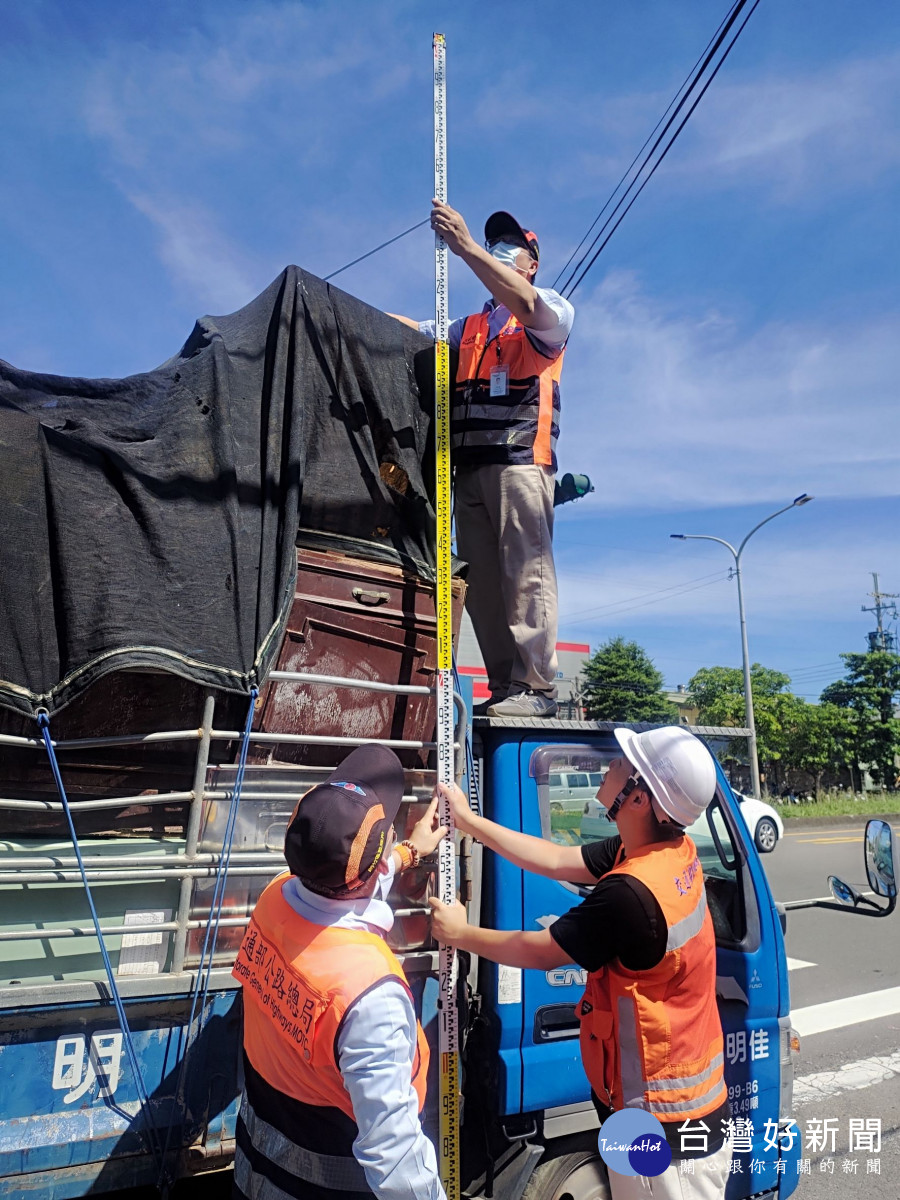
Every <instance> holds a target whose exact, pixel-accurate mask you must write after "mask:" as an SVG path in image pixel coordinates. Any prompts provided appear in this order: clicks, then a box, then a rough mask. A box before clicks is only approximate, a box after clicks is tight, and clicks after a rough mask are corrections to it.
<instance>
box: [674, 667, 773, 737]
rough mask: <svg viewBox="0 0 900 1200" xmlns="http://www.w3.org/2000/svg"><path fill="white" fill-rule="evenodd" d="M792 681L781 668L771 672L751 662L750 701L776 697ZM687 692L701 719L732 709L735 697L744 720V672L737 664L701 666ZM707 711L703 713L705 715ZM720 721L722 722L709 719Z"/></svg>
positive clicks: (742, 720) (704, 719)
mask: <svg viewBox="0 0 900 1200" xmlns="http://www.w3.org/2000/svg"><path fill="white" fill-rule="evenodd" d="M790 682H791V677H790V675H785V674H784V672H782V671H773V670H772V669H771V668H770V667H763V666H761V665H760V663H754V664H753V665H752V667H751V668H750V686H751V687H752V688H753V703H754V704H756V702H757V700H760V699H762V697H764V696H776V695H778V693H779V692H783V691H784V690H785V688H787V687H788V685H789V684H790ZM688 691H689V692H690V693H691V696H692V697H693V699H694V703H695V704H696V705H697V707H698V708H699V709H700V720H701V721H702V722H704V723H706V721H707V715H710V714H712V713H713V712H714V711H717V708H718V706H719V705H722V708H721V711H730V710H731V709H732V708H734V700H735V698H737V699H738V700H739V701H740V723H741V724H743V722H744V672H743V671H742V670H741V669H740V667H701V668H700V670H699V671H698V672H697V673H696V675H694V676H693V677H692V679H691V681H690V682H689V683H688ZM705 714H706V715H705ZM709 723H710V724H722V722H718V721H716V722H712V721H710V722H709Z"/></svg>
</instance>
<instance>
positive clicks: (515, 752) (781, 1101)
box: [465, 719, 801, 1200]
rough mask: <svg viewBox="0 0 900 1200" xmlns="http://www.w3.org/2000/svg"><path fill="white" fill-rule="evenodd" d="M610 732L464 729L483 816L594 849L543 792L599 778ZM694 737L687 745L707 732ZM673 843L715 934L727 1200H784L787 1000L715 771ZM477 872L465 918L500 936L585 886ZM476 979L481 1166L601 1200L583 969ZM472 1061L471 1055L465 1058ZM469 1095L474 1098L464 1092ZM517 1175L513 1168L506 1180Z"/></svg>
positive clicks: (533, 925)
mask: <svg viewBox="0 0 900 1200" xmlns="http://www.w3.org/2000/svg"><path fill="white" fill-rule="evenodd" d="M613 728H614V725H613V724H612V723H608V722H584V721H565V720H545V721H542V722H540V723H528V722H526V721H523V720H516V719H493V720H478V721H476V722H475V736H474V755H475V760H476V763H477V768H476V774H478V775H479V776H480V779H481V788H480V803H481V806H482V811H483V813H484V815H485V816H487V817H489V818H490V819H491V820H494V821H497V822H499V823H500V824H503V825H506V826H508V827H510V828H513V829H517V830H520V831H521V832H523V833H527V834H531V835H533V836H535V837H541V838H547V839H549V840H551V841H555V842H559V843H563V844H566V845H579V844H581V843H582V842H584V841H587V840H590V839H592V838H594V837H596V836H597V834H598V833H599V832H600V831H599V830H597V831H595V830H593V829H591V830H590V832H589V833H587V831H585V833H587V836H585V833H583V832H582V828H581V826H582V816H583V805H581V806H575V808H574V809H567V808H566V807H563V806H561V805H560V804H559V803H558V802H557V797H558V790H557V789H558V784H557V780H558V778H559V777H560V776H563V775H572V774H580V775H587V776H589V777H591V776H592V777H593V778H596V779H598V780H599V778H600V777H601V776H602V774H604V773H605V771H606V768H607V766H608V764H609V762H610V761H611V760H612V759H613V758H615V757H618V755H619V754H620V751H619V749H618V746H617V743H616V742H615V739H614V737H613V733H612V731H613ZM634 728H637V729H641V728H647V726H635V727H634ZM694 732H696V733H697V734H698V735H700V736H701V737H703V736H707V737H710V736H714V735H716V734H718V733H720V731H719V730H713V729H696V730H694ZM731 732H733V731H731ZM607 830H608V833H607V835H608V836H611V835H613V834H614V833H615V828H614V826H613V825H612V824H608V826H607ZM688 832H689V834H690V836H691V837H692V839H693V840H694V842H695V843H696V846H697V850H698V853H699V857H700V861H701V864H702V868H703V874H704V878H705V882H706V891H707V899H708V903H709V908H710V912H711V914H712V917H713V924H714V927H715V932H716V944H717V995H718V1002H719V1010H720V1014H721V1018H722V1027H723V1032H724V1035H725V1073H726V1081H727V1084H728V1095H729V1100H730V1104H731V1111H732V1117H733V1119H734V1120H735V1121H736V1122H737V1121H740V1122H741V1126H740V1128H741V1130H742V1132H743V1135H744V1136H743V1137H742V1139H741V1140H740V1141H739V1142H738V1143H737V1145H736V1146H735V1159H736V1161H737V1163H738V1164H739V1166H740V1171H737V1170H736V1171H735V1174H734V1175H733V1176H732V1178H731V1181H730V1183H729V1189H728V1197H729V1200H737V1198H738V1197H747V1196H751V1195H752V1196H772V1197H774V1196H779V1197H784V1196H788V1195H790V1193H791V1192H792V1191H793V1190H794V1188H795V1187H796V1186H797V1181H798V1178H799V1176H798V1172H797V1167H796V1160H797V1159H799V1157H800V1151H801V1147H800V1138H799V1135H798V1133H797V1132H796V1130H793V1127H792V1122H791V1120H790V1105H791V1089H792V1080H793V1068H792V1054H791V1028H790V993H789V987H788V974H787V961H786V955H785V949H784V939H783V932H782V924H781V919H780V916H779V912H778V910H777V909H776V905H775V902H774V900H773V897H772V894H771V891H770V889H769V885H768V882H767V880H766V876H765V872H764V871H763V868H762V865H761V862H760V859H759V855H758V853H757V851H756V848H755V846H754V844H753V838H752V836H751V835H750V833H749V831H748V829H747V826H746V824H745V822H744V821H743V819H742V817H741V815H740V809H739V806H738V804H737V802H736V801H735V799H734V796H733V795H732V793H731V790H730V788H729V786H728V783H727V781H726V779H725V777H724V775H722V773H721V770H720V769H718V768H717V786H716V795H715V798H714V800H713V802H712V804H711V805H710V806H709V808H708V810H707V812H706V813H705V814H704V816H703V817H702V818H701V819H700V820H699V821H697V822H696V823H695V824H694V825H693V826H692V827H691V828H690V830H689V831H688ZM480 871H481V879H482V883H481V889H480V890H481V897H480V899H481V911H480V916H481V920H482V921H483V923H485V924H488V925H493V926H495V927H497V928H501V929H524V930H528V929H534V930H536V929H539V928H542V927H545V926H547V925H548V924H550V923H551V922H552V920H553V919H554V918H555V917H557V916H559V915H561V914H562V913H564V912H565V911H566V910H567V909H569V908H571V907H573V906H575V905H577V904H578V903H579V902H580V900H581V899H582V897H583V896H584V895H586V894H587V892H588V890H589V889H587V888H582V887H579V886H577V885H575V884H569V883H563V882H558V881H556V880H550V879H545V878H542V877H539V876H536V875H531V874H527V873H524V872H522V871H521V870H519V869H518V868H517V867H515V866H513V865H512V864H511V863H508V862H506V861H505V860H504V859H502V858H501V857H500V856H498V855H494V854H491V853H487V852H486V853H485V854H484V858H483V861H482V862H481V865H480ZM476 977H477V1003H478V1012H479V1023H480V1027H479V1034H478V1037H479V1039H483V1040H485V1041H486V1048H487V1051H488V1059H489V1061H491V1062H492V1063H493V1064H494V1066H493V1070H492V1072H491V1088H492V1091H491V1098H490V1104H491V1105H492V1106H493V1107H494V1110H495V1115H494V1118H493V1120H494V1125H493V1126H492V1125H491V1118H490V1117H488V1118H486V1120H487V1126H488V1128H487V1131H486V1133H487V1138H488V1144H490V1145H492V1146H493V1147H494V1153H495V1154H496V1151H497V1147H498V1146H501V1145H502V1142H503V1140H504V1139H506V1141H507V1146H506V1148H505V1151H504V1153H505V1154H506V1156H507V1157H508V1158H509V1161H510V1166H509V1167H507V1168H505V1170H506V1173H509V1172H510V1171H512V1170H514V1168H513V1166H512V1164H514V1163H515V1162H516V1160H517V1159H519V1160H521V1159H523V1158H525V1157H527V1156H528V1155H529V1154H534V1153H535V1148H536V1147H540V1151H539V1154H540V1157H539V1159H538V1160H537V1161H538V1165H537V1166H536V1168H535V1170H534V1172H533V1174H532V1175H531V1178H530V1183H529V1185H528V1189H529V1190H527V1195H528V1196H531V1195H535V1196H541V1197H542V1198H544V1200H553V1197H554V1196H556V1195H560V1196H562V1195H568V1196H571V1197H572V1200H589V1198H590V1200H601V1198H602V1197H605V1196H608V1194H609V1193H608V1191H607V1190H606V1189H607V1186H608V1185H607V1184H606V1183H605V1182H604V1178H603V1169H602V1167H600V1166H599V1160H598V1155H597V1129H598V1125H599V1122H598V1119H597V1115H596V1112H595V1110H594V1107H593V1105H592V1103H591V1101H590V1088H589V1085H588V1083H587V1079H586V1077H585V1075H584V1071H583V1069H582V1065H581V1055H580V1051H579V1042H578V1021H577V1018H576V1016H575V1006H576V1004H577V1003H578V1001H579V999H580V997H581V994H582V991H583V989H584V984H585V975H584V972H583V971H581V970H580V969H579V968H578V967H575V966H566V967H560V968H556V969H554V970H550V971H547V972H542V971H535V970H526V971H522V970H519V969H517V968H512V967H505V966H497V965H495V964H493V963H488V962H482V963H480V964H479V965H478V967H477V975H476ZM482 1054H483V1050H482V1048H481V1047H480V1046H479V1059H478V1061H481V1056H482ZM469 1058H470V1059H471V1055H470V1056H469ZM472 1090H473V1091H480V1085H479V1083H476V1086H475V1088H473V1089H472ZM466 1103H467V1105H468V1104H469V1098H468V1094H467V1101H466ZM471 1107H473V1108H475V1109H476V1110H478V1111H477V1115H476V1114H472V1113H471V1112H469V1111H467V1112H466V1116H465V1120H466V1122H467V1123H468V1121H469V1120H470V1118H472V1119H479V1118H481V1119H485V1117H484V1110H485V1107H486V1102H485V1099H484V1097H483V1096H478V1097H477V1098H476V1100H475V1103H474V1105H472V1106H471ZM502 1161H503V1160H502V1158H498V1159H497V1160H496V1161H495V1163H494V1164H493V1165H486V1170H485V1172H484V1174H483V1176H481V1177H479V1178H477V1179H475V1180H474V1183H475V1186H476V1189H477V1188H478V1187H482V1188H485V1187H488V1186H490V1185H491V1184H493V1186H494V1187H496V1186H497V1180H496V1176H497V1174H498V1167H497V1163H498V1162H501V1163H502ZM524 1169H525V1164H524V1163H523V1162H521V1161H520V1162H519V1165H518V1171H519V1173H521V1172H522V1171H523V1170H524ZM502 1170H503V1168H502V1167H501V1171H502ZM492 1174H493V1175H494V1179H493V1180H492V1179H491V1175H492ZM473 1194H479V1193H478V1192H477V1190H476V1191H475V1192H474V1193H473ZM484 1194H485V1195H487V1194H490V1193H489V1191H485V1192H484ZM495 1194H498V1195H499V1194H501V1192H500V1191H497V1192H496V1193H495ZM510 1194H512V1193H510Z"/></svg>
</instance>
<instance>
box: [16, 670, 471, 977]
mask: <svg viewBox="0 0 900 1200" xmlns="http://www.w3.org/2000/svg"><path fill="white" fill-rule="evenodd" d="M269 679H270V680H271V681H273V682H275V683H294V684H305V685H311V686H335V687H347V688H353V689H356V690H365V691H371V692H378V693H388V694H392V695H398V696H431V695H434V689H432V688H428V687H424V686H416V685H411V684H390V683H379V682H373V681H369V680H363V679H352V678H345V677H342V676H334V675H318V674H311V673H310V674H307V673H304V672H296V671H272V672H271V673H270V675H269ZM454 702H455V705H456V718H457V719H456V734H455V741H454V750H455V763H456V773H457V776H461V775H462V773H463V771H464V767H465V734H466V721H467V714H466V708H465V702H464V701H463V699H462V697H461V696H459V695H454ZM215 705H216V699H215V693H214V692H212V691H208V692H206V693H205V695H204V701H203V713H202V718H201V722H200V725H199V726H197V727H195V728H193V729H173V730H160V731H155V732H153V733H146V734H131V735H129V734H125V735H121V734H119V735H114V736H109V737H89V738H68V739H60V740H58V741H56V740H54V746H55V747H56V749H57V750H65V751H80V750H93V749H101V748H114V747H117V746H140V745H147V744H152V743H158V742H170V743H171V742H187V741H196V742H197V753H196V758H195V760H194V765H193V786H192V787H191V790H190V791H172V792H162V793H156V794H153V795H133V794H131V795H125V796H104V797H101V798H94V799H89V800H79V801H77V802H76V804H75V806H74V808H75V810H76V811H77V812H78V813H84V812H97V811H103V810H108V809H116V808H127V807H128V806H130V805H134V804H140V805H141V806H145V805H160V804H167V805H171V804H189V806H190V807H189V810H188V813H187V819H186V821H185V826H184V834H183V837H181V838H179V839H178V842H179V843H180V844H179V845H178V846H177V848H176V847H175V846H173V852H172V853H171V854H163V855H162V856H160V854H159V852H158V850H157V851H156V852H155V853H150V852H141V851H138V852H136V853H134V854H115V855H110V856H106V855H102V854H92V853H91V852H90V850H87V853H85V854H83V858H84V862H85V866H86V868H87V877H88V880H89V882H90V883H92V884H93V883H98V884H101V883H144V884H146V883H167V882H172V883H177V884H178V899H177V905H176V909H175V916H174V917H173V918H172V919H170V920H163V921H159V922H137V923H134V924H124V923H122V922H121V921H119V922H111V923H109V924H103V933H104V936H110V937H119V936H127V935H132V934H147V933H153V934H167V935H169V936H171V937H172V939H173V944H172V948H171V965H170V968H169V971H168V972H166V974H171V975H182V974H184V972H185V971H186V970H190V965H189V963H188V960H189V958H190V957H191V953H190V946H189V942H190V935H191V933H192V932H193V931H196V930H198V929H203V928H205V926H206V924H207V918H206V915H205V914H204V911H203V907H202V902H203V897H202V896H201V895H199V894H198V892H197V889H196V882H197V881H199V880H204V879H212V878H214V876H215V874H216V870H217V867H218V864H219V861H220V859H221V853H220V852H216V850H215V849H213V848H211V847H210V846H209V845H208V844H207V843H208V841H209V839H208V837H204V818H206V822H207V826H208V825H209V824H210V820H209V818H210V814H211V812H212V807H211V806H212V804H213V802H223V801H226V800H229V799H230V791H229V789H228V779H227V777H228V774H229V772H233V771H234V770H235V767H234V765H233V764H221V765H214V766H212V767H211V766H210V764H209V759H210V751H211V747H212V744H213V743H214V742H223V741H234V742H238V741H240V739H241V737H242V734H241V732H240V731H239V730H225V729H216V728H215V727H214V723H213V721H214V716H215ZM250 740H251V742H255V743H260V744H271V745H309V746H333V747H335V748H336V749H348V748H350V747H354V746H358V745H362V744H364V743H377V744H379V745H383V746H387V747H389V748H391V749H394V750H427V751H429V752H433V751H434V750H435V749H436V743H435V742H430V741H418V740H412V739H396V738H367V737H352V736H324V735H317V734H292V733H270V732H265V733H255V732H254V733H251V735H250ZM4 745H6V746H14V747H19V748H29V749H35V750H40V751H43V750H44V745H43V742H42V740H41V739H39V738H29V737H18V736H15V735H11V734H0V746H4ZM335 765H337V763H335ZM331 770H333V767H321V766H305V765H303V766H301V765H292V764H281V763H280V764H277V765H265V766H250V767H248V768H247V774H246V776H245V784H244V789H243V791H242V794H241V805H240V806H239V812H240V811H242V810H243V808H244V805H245V803H246V802H248V801H249V802H259V803H267V802H274V803H277V802H278V801H289V802H290V806H291V808H292V807H293V804H294V803H295V802H296V799H297V797H298V795H299V794H302V792H303V791H305V790H306V789H307V788H308V787H310V786H312V785H313V784H314V783H315V782H316V778H317V777H321V776H322V775H326V774H328V773H330V772H331ZM254 782H257V784H258V785H257V786H254ZM425 799H427V797H426V796H424V795H416V794H414V793H411V794H408V795H405V796H404V797H403V803H404V804H407V805H408V804H412V803H421V802H423V801H424V800H425ZM2 810H11V811H16V810H18V811H22V810H25V811H36V812H61V811H62V805H61V803H59V802H58V801H53V800H42V799H32V798H25V797H0V811H2ZM274 815H276V816H277V815H278V814H274ZM285 824H286V822H285ZM230 867H231V869H230V872H229V878H230V879H231V880H234V881H235V883H236V884H237V886H238V888H240V884H241V882H242V881H244V880H247V881H252V880H256V879H260V878H264V879H271V878H272V877H273V876H274V875H275V874H277V873H278V871H279V870H280V869H283V867H284V860H283V858H282V855H281V852H280V850H272V849H269V848H263V849H259V848H254V849H251V850H241V849H239V848H237V846H235V848H234V849H233V850H232V853H231V859H230ZM80 883H81V875H80V873H79V871H78V866H77V861H76V858H75V855H74V853H73V854H71V855H70V854H68V853H64V854H58V855H57V854H48V853H46V852H44V853H34V852H31V853H29V852H27V851H24V852H23V851H6V852H4V851H3V850H2V840H0V887H2V886H5V885H20V886H23V887H24V886H31V885H44V884H59V885H61V886H63V887H68V886H73V885H76V884H80ZM258 890H259V889H256V888H255V887H254V886H252V885H251V887H250V888H249V889H248V900H247V903H246V904H239V905H237V906H234V905H226V911H228V912H230V913H232V914H236V915H228V916H226V915H223V917H222V919H221V920H220V921H219V926H220V927H223V928H239V927H241V926H243V925H245V924H246V921H247V917H248V916H249V910H250V909H251V908H252V905H253V903H255V896H256V895H257V894H258ZM142 904H143V907H145V908H146V907H147V904H146V902H143V901H142ZM207 911H208V910H207ZM428 911H429V910H428V908H427V905H424V904H421V905H419V904H413V905H407V906H406V907H397V908H395V909H394V915H395V917H396V918H399V919H400V920H401V922H402V919H403V918H409V917H415V916H417V915H421V914H425V913H428ZM57 938H66V939H70V938H87V939H93V940H94V941H96V936H95V932H94V929H93V926H88V925H81V924H74V923H73V924H71V925H70V924H59V925H58V926H54V927H53V928H26V929H22V928H18V929H12V928H8V927H0V943H16V942H28V941H43V942H46V941H47V940H48V939H57ZM423 949H424V950H425V951H426V952H427V949H428V947H427V945H426V944H425V943H418V944H416V945H413V946H409V947H405V948H404V949H403V950H399V949H398V953H399V957H400V958H401V959H403V958H404V957H406V956H407V955H411V956H415V955H419V956H421V955H422V950H423ZM226 953H228V952H226ZM217 957H218V956H217ZM426 957H427V958H429V959H430V955H427V953H426ZM35 965H36V966H37V965H38V962H37V961H36V962H35ZM37 986H41V985H37ZM53 986H54V988H58V986H59V984H58V983H57V984H54V985H53Z"/></svg>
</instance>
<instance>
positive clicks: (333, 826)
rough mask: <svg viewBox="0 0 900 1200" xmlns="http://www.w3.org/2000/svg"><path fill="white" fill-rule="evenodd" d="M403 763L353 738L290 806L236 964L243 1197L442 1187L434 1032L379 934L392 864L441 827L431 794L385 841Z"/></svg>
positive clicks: (432, 840)
mask: <svg viewBox="0 0 900 1200" xmlns="http://www.w3.org/2000/svg"><path fill="white" fill-rule="evenodd" d="M402 796H403V768H402V767H401V765H400V760H399V759H398V758H397V756H396V754H394V752H393V751H392V750H389V749H387V748H386V747H384V746H378V745H366V746H361V747H359V749H357V750H354V751H353V752H352V753H351V754H350V755H348V757H347V758H345V759H344V761H343V762H342V763H341V765H340V766H339V767H338V768H337V769H336V770H335V771H333V772H332V773H331V775H330V776H329V777H328V778H327V779H326V780H325V782H324V783H322V784H319V785H317V786H316V787H314V788H312V789H311V790H310V791H308V792H307V793H306V795H305V796H303V797H302V799H301V800H300V802H299V803H298V805H297V807H296V809H295V810H294V813H293V816H292V817H291V821H290V824H289V826H288V831H287V836H286V838H285V846H284V856H285V859H286V860H287V864H288V867H289V869H290V874H284V875H279V876H278V878H277V879H275V880H273V882H272V883H270V884H269V886H268V887H267V888H266V890H265V891H264V892H263V894H262V895H261V896H260V898H259V901H258V903H257V905H256V908H255V909H254V911H253V915H252V916H251V918H250V923H249V925H248V927H247V932H246V934H245V936H244V940H243V942H242V943H241V948H240V951H239V952H238V956H237V961H236V962H235V965H234V970H233V972H232V974H233V975H234V977H235V978H236V979H237V980H238V981H239V982H240V984H241V985H242V988H243V997H244V1092H243V1095H242V1097H241V1108H240V1113H239V1116H238V1121H237V1130H236V1133H235V1141H236V1146H235V1156H234V1191H233V1195H234V1196H235V1197H236V1198H237V1200H258V1198H260V1197H266V1196H271V1195H278V1196H281V1197H296V1198H297V1200H361V1198H362V1197H371V1196H372V1195H375V1196H378V1197H379V1198H380V1200H445V1193H444V1190H443V1188H442V1187H441V1184H440V1181H439V1179H438V1168H437V1160H436V1158H435V1152H434V1147H433V1146H432V1144H431V1142H430V1141H429V1140H428V1138H427V1137H426V1136H425V1134H424V1132H423V1131H422V1126H421V1123H420V1121H419V1113H420V1111H421V1110H422V1108H423V1107H424V1104H425V1080H426V1076H427V1073H428V1057H429V1055H428V1043H427V1041H426V1039H425V1035H424V1033H423V1031H422V1027H421V1025H420V1024H419V1023H418V1022H417V1021H416V1016H415V1010H414V1006H413V998H412V995H411V993H410V990H409V985H408V983H407V981H406V976H405V975H404V973H403V968H402V966H401V965H400V963H399V961H398V960H397V958H396V956H395V955H394V953H393V952H392V950H391V949H390V947H389V946H388V945H387V942H386V941H385V935H386V934H387V933H388V931H389V930H390V929H391V927H392V925H393V920H394V917H393V913H392V911H391V909H390V907H389V906H388V903H387V894H388V891H389V889H390V886H391V884H392V882H393V879H394V876H395V874H396V873H397V872H398V871H402V870H406V869H408V868H410V867H414V866H416V865H417V864H418V861H419V857H420V856H423V855H426V854H431V853H432V852H433V851H434V849H435V848H436V847H437V845H438V842H439V841H441V839H443V838H444V836H445V835H446V832H447V830H446V829H445V828H443V827H435V816H436V808H437V802H436V801H435V802H433V803H432V804H431V806H430V807H429V808H428V810H427V811H426V813H425V815H424V816H423V817H422V819H421V820H420V821H419V822H418V823H417V824H416V825H415V826H414V828H413V830H412V833H411V834H410V837H409V839H408V840H407V841H405V842H402V843H401V844H400V845H394V831H393V824H394V821H395V819H396V816H397V812H398V810H399V808H400V801H401V799H402Z"/></svg>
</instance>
